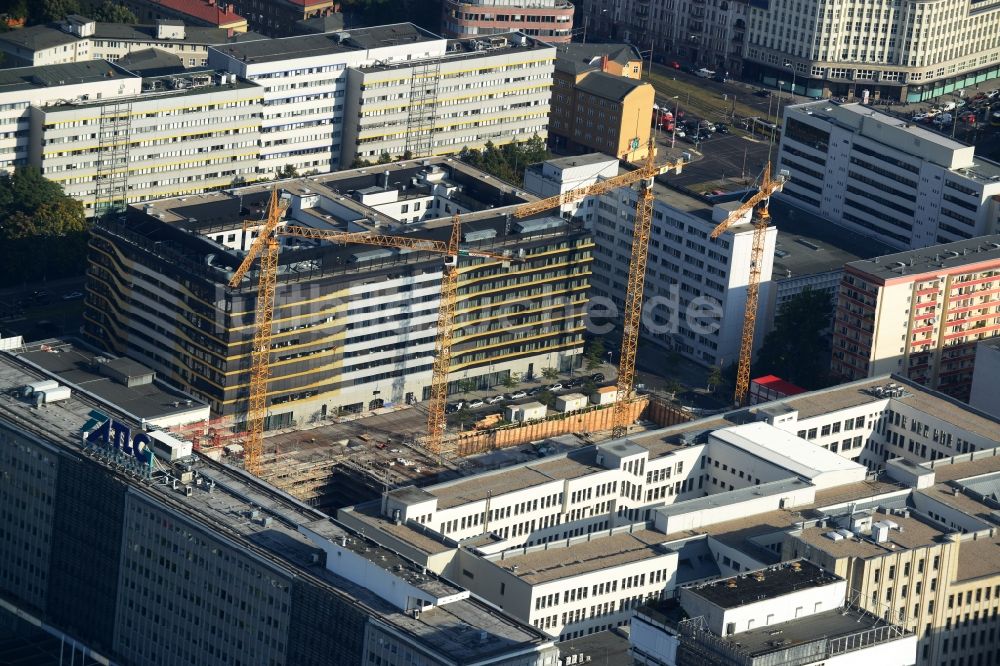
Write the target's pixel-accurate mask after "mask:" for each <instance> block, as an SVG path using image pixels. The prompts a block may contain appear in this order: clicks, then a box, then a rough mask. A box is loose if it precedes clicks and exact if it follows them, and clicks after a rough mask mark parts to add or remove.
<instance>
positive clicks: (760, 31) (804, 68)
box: [744, 0, 1000, 102]
mask: <svg viewBox="0 0 1000 666" xmlns="http://www.w3.org/2000/svg"><path fill="white" fill-rule="evenodd" d="M745 58H746V64H745V72H744V73H745V74H746V75H748V76H750V77H754V78H759V79H760V80H762V81H763V82H764V83H767V84H770V85H776V84H777V83H778V81H781V82H783V85H782V86H781V87H782V89H784V90H790V89H791V87H792V85H793V84H794V86H795V91H796V92H797V93H798V94H800V95H807V96H809V97H821V96H822V97H828V96H830V95H833V96H834V97H856V98H861V97H863V95H864V92H865V91H868V94H869V95H870V96H871V97H872V98H881V99H890V100H900V101H903V102H920V101H923V100H927V99H930V98H932V97H936V96H938V95H941V94H944V93H949V92H952V91H956V92H957V91H958V90H959V89H962V88H965V87H969V86H973V85H977V84H979V83H982V82H983V81H988V80H991V79H995V78H997V77H998V76H1000V5H997V4H996V3H988V2H975V1H970V0H943V1H942V2H913V1H906V2H902V3H900V2H893V1H891V0H876V1H875V2H864V1H863V0H847V1H846V2H839V3H836V4H835V3H819V4H817V3H785V2H782V3H770V4H766V3H765V4H761V5H757V4H753V3H751V5H750V10H749V29H748V31H747V45H746V52H745ZM793 77H794V78H793Z"/></svg>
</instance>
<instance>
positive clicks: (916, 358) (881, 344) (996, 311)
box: [831, 235, 1000, 400]
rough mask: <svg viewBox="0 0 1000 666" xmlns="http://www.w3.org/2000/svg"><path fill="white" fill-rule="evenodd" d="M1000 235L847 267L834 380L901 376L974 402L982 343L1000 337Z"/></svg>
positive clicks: (836, 333) (836, 338) (836, 334)
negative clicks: (972, 390) (978, 349)
mask: <svg viewBox="0 0 1000 666" xmlns="http://www.w3.org/2000/svg"><path fill="white" fill-rule="evenodd" d="M998 292H1000V235H992V236H982V237H978V238H973V239H971V240H966V241H958V242H955V243H947V244H944V245H936V246H934V247H928V248H924V249H922V250H910V251H908V252H901V253H898V254H890V255H888V256H884V257H878V258H876V259H872V260H867V261H856V262H851V263H849V264H847V266H846V267H845V268H844V276H843V279H842V281H841V283H840V291H839V294H838V298H837V309H836V314H835V316H834V325H833V363H832V367H831V369H832V371H833V373H834V374H836V375H839V376H841V377H844V378H847V379H860V378H862V377H873V376H876V375H881V374H885V373H886V372H894V373H898V374H903V375H907V376H908V377H909V378H910V379H912V380H914V381H917V382H920V383H921V384H926V385H927V386H930V387H931V388H935V389H937V390H939V391H942V392H943V393H947V394H948V395H951V396H954V397H956V398H958V399H960V400H968V399H969V391H970V388H971V386H972V372H973V364H974V363H975V358H976V345H977V343H978V342H979V341H980V340H983V339H986V338H991V337H994V336H996V335H998V334H1000V297H998Z"/></svg>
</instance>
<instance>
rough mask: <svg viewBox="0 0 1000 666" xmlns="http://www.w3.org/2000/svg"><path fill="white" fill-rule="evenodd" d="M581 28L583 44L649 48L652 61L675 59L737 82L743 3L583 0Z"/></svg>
mask: <svg viewBox="0 0 1000 666" xmlns="http://www.w3.org/2000/svg"><path fill="white" fill-rule="evenodd" d="M580 5H581V14H582V17H583V20H582V25H581V26H580V27H581V28H582V29H583V31H584V34H585V35H589V36H590V37H589V38H588V39H587V41H590V40H593V41H599V40H604V39H608V40H610V41H614V42H628V43H631V44H635V45H637V46H638V47H639V48H641V49H643V50H645V49H651V50H652V59H653V60H654V61H659V62H667V61H670V60H673V59H675V58H677V59H679V60H680V61H682V62H684V63H685V64H687V65H691V66H694V67H695V68H700V67H706V68H708V69H711V70H714V71H716V72H718V73H719V74H723V75H725V76H727V77H730V76H731V77H734V78H739V77H740V76H741V75H742V70H743V55H744V47H745V46H746V39H747V17H748V15H749V5H748V3H746V2H727V1H726V0H680V1H679V2H672V3H668V2H657V0H616V2H613V3H609V2H606V0H583V1H582V2H581V3H580Z"/></svg>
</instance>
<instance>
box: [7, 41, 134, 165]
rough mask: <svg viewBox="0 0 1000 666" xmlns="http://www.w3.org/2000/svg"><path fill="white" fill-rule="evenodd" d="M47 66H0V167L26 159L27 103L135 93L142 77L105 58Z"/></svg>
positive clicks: (28, 121) (29, 125)
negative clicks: (59, 69)
mask: <svg viewBox="0 0 1000 666" xmlns="http://www.w3.org/2000/svg"><path fill="white" fill-rule="evenodd" d="M65 67H66V69H63V70H62V71H60V72H55V71H54V70H52V69H50V68H45V67H40V68H34V67H25V68H19V69H6V70H0V84H2V85H0V171H4V172H10V171H13V170H14V167H16V166H22V165H26V164H27V163H28V152H29V146H30V143H31V129H32V128H31V111H30V107H32V106H37V107H44V106H47V105H50V104H56V103H60V102H63V101H65V100H73V99H108V98H112V97H119V96H127V95H138V94H139V91H140V88H141V85H142V80H141V79H140V78H139V77H137V76H132V75H129V74H126V73H124V72H122V71H121V70H117V69H115V68H114V67H112V66H111V65H109V64H108V63H106V62H102V61H91V62H86V63H77V64H73V65H68V66H65Z"/></svg>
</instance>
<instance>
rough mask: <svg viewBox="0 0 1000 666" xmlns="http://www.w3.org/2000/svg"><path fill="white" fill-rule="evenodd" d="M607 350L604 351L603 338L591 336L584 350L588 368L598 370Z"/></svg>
mask: <svg viewBox="0 0 1000 666" xmlns="http://www.w3.org/2000/svg"><path fill="white" fill-rule="evenodd" d="M605 354H606V352H605V351H604V339H603V338H591V339H590V340H589V341H588V342H587V345H586V346H585V347H584V350H583V358H584V360H585V361H586V363H587V370H596V369H597V368H599V367H601V365H602V364H603V363H604V359H605Z"/></svg>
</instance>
